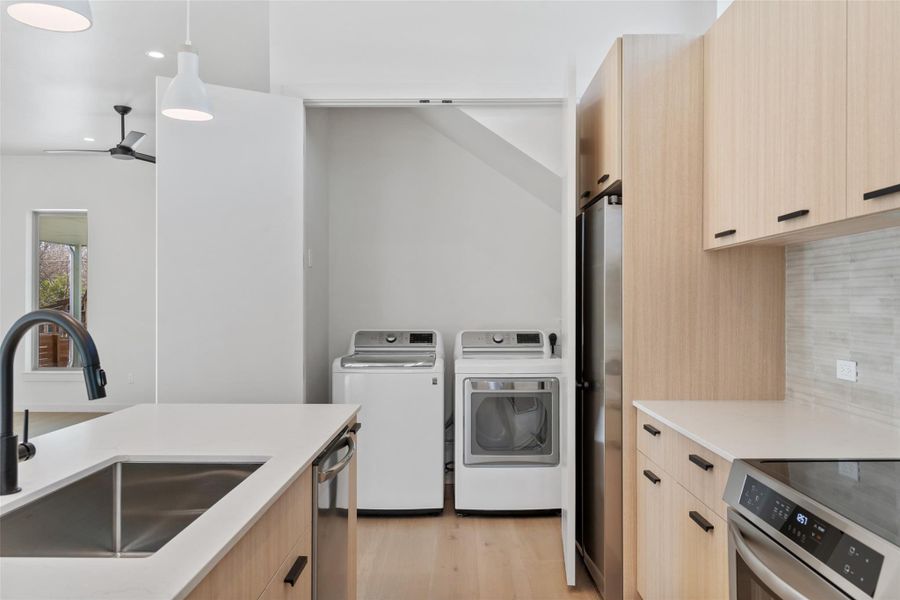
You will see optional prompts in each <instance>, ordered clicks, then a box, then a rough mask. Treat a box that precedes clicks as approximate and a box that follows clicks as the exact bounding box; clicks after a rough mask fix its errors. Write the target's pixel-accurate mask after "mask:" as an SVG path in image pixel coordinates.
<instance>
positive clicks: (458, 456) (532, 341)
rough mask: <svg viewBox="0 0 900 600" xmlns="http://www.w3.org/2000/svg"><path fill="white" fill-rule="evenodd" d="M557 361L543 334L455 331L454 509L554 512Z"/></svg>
mask: <svg viewBox="0 0 900 600" xmlns="http://www.w3.org/2000/svg"><path fill="white" fill-rule="evenodd" d="M561 364H562V361H561V360H560V359H558V358H555V357H553V353H552V352H551V348H550V344H549V341H548V339H547V336H546V335H544V332H542V331H462V332H460V333H459V334H457V336H456V344H455V349H454V370H455V374H454V438H455V444H454V480H455V486H454V487H455V508H456V511H457V512H460V513H477V512H535V511H556V510H559V509H560V506H561V494H562V490H561V471H560V460H559V456H560V443H559V438H560V410H559V379H560V375H561V373H562V367H561Z"/></svg>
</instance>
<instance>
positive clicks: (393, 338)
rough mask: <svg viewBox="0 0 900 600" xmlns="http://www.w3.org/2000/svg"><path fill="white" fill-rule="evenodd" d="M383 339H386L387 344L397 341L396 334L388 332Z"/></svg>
mask: <svg viewBox="0 0 900 600" xmlns="http://www.w3.org/2000/svg"><path fill="white" fill-rule="evenodd" d="M384 341H386V342H387V343H388V344H393V343H394V342H396V341H397V336H396V335H394V334H393V333H389V334H388V335H387V336H385V338H384Z"/></svg>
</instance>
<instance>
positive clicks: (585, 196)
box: [581, 190, 591, 198]
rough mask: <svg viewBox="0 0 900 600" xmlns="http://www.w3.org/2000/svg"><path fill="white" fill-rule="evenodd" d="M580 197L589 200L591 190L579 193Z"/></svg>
mask: <svg viewBox="0 0 900 600" xmlns="http://www.w3.org/2000/svg"><path fill="white" fill-rule="evenodd" d="M581 197H582V198H590V197H591V190H587V191H584V192H581Z"/></svg>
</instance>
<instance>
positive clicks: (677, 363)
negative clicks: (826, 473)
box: [578, 35, 784, 599]
mask: <svg viewBox="0 0 900 600" xmlns="http://www.w3.org/2000/svg"><path fill="white" fill-rule="evenodd" d="M617 70H618V72H619V73H620V75H619V76H618V77H616V76H610V77H608V78H607V77H606V76H605V73H607V72H611V73H615V72H616V71H617ZM617 80H618V82H619V85H618V86H616V85H615V82H616V81H617ZM600 81H603V82H604V83H602V84H601V83H599V82H600ZM607 82H609V83H607ZM610 106H614V107H619V108H618V109H617V110H616V111H614V113H615V112H617V113H618V115H617V116H616V117H610V116H609V115H608V114H605V109H604V107H610ZM610 120H611V121H612V122H611V123H610ZM603 123H607V124H606V125H605V126H604V125H602V124H603ZM578 131H579V138H580V139H579V143H578V147H579V148H580V156H579V165H580V168H581V171H582V172H581V177H580V179H579V181H580V182H581V183H582V188H580V189H579V190H578V193H580V194H583V193H584V192H588V194H587V196H588V197H587V198H584V199H583V200H582V202H581V204H580V205H581V206H583V205H584V204H585V203H586V202H590V201H591V200H592V199H593V198H595V197H596V194H597V193H599V192H600V191H602V190H603V189H605V188H601V187H597V185H598V184H597V180H598V179H600V178H601V176H602V175H604V174H607V173H609V174H610V179H609V180H607V181H605V182H603V183H601V184H600V185H603V186H608V185H612V184H615V183H616V181H615V180H613V179H612V178H613V177H614V176H615V175H614V174H615V168H614V167H605V166H603V165H605V164H613V165H615V162H613V163H605V162H600V159H599V156H600V153H598V152H596V151H595V150H593V149H595V148H597V147H604V148H607V147H610V148H613V150H611V151H610V152H606V151H604V152H603V153H602V155H603V156H616V155H618V156H620V157H621V175H620V178H621V181H620V189H621V198H622V220H623V232H622V246H623V247H622V285H623V291H622V306H623V327H622V335H623V339H622V348H623V358H622V362H621V364H618V362H617V364H612V365H603V366H602V367H601V368H613V369H621V374H622V381H623V390H622V391H623V402H622V409H623V414H622V444H623V448H622V456H623V465H622V473H623V475H622V478H623V479H622V506H623V513H624V514H623V538H624V539H623V542H624V543H623V557H622V561H623V565H622V566H623V581H622V583H621V585H622V589H623V590H624V597H625V598H629V599H630V598H637V597H638V596H637V594H638V592H637V587H636V585H637V578H638V577H642V578H643V579H642V581H643V582H644V583H646V584H647V585H648V586H649V588H650V589H656V590H660V593H664V590H665V589H666V588H665V586H666V585H667V583H668V582H667V580H666V576H665V574H666V573H667V571H666V569H665V568H664V566H663V564H662V563H661V562H660V557H661V556H672V555H678V554H684V553H688V554H689V553H690V552H691V551H692V549H694V552H695V553H696V547H697V546H696V543H695V542H699V541H706V540H707V537H704V536H700V539H699V540H695V539H694V538H695V537H696V536H697V533H696V532H695V531H694V530H695V529H697V526H696V525H694V524H693V522H690V521H689V518H688V513H689V512H690V511H691V510H697V509H694V508H691V509H688V510H687V512H685V509H686V502H687V501H688V500H689V499H690V498H689V497H688V496H685V495H681V494H679V493H676V492H678V490H677V489H676V488H674V487H669V481H666V482H665V483H664V486H663V487H664V488H665V489H664V490H663V491H665V490H666V489H669V490H671V491H672V492H673V493H672V494H667V493H662V494H660V493H657V492H658V491H659V490H653V489H651V490H647V489H646V488H644V490H643V491H646V492H648V495H641V496H638V485H640V484H643V483H649V482H648V481H646V480H645V478H644V476H643V475H642V473H643V469H640V470H639V469H638V459H639V455H638V452H637V431H636V428H637V413H636V409H635V408H634V406H633V404H632V402H633V401H634V400H673V399H685V398H692V399H704V400H718V399H725V398H727V399H729V400H744V399H747V400H749V399H773V400H775V399H781V398H782V397H783V391H784V360H783V357H784V253H783V250H782V249H781V248H761V247H760V248H756V247H753V248H736V249H733V250H729V251H728V252H704V250H703V247H702V239H703V222H702V218H701V215H702V209H703V39H702V38H699V37H694V36H679V35H626V36H623V37H622V38H621V39H619V40H617V41H616V43H615V44H614V46H613V48H612V49H611V50H610V52H609V54H608V55H607V56H606V60H605V61H603V65H602V66H601V67H600V71H599V72H598V74H597V76H596V77H595V78H594V82H593V83H592V84H591V86H590V87H589V88H588V91H587V92H586V93H585V95H584V96H583V97H582V102H581V103H580V104H579V109H578ZM591 153H592V154H591ZM592 161H593V162H592ZM597 173H599V176H596V177H595V174H597ZM747 364H753V365H755V370H751V369H747V368H746V365H747ZM595 368H597V367H595ZM750 371H753V372H750ZM644 468H647V467H644ZM651 470H652V469H651ZM638 478H640V479H638ZM672 483H675V482H674V481H672ZM676 485H677V484H676ZM643 491H642V493H643ZM650 494H652V495H650ZM585 510H590V507H585ZM638 510H641V511H642V512H644V513H645V514H644V515H641V514H640V513H638ZM672 511H674V512H679V511H680V512H685V514H684V515H681V516H682V517H683V518H681V519H677V520H676V519H666V522H668V523H671V524H675V523H677V524H678V527H680V528H682V529H683V528H685V527H693V529H686V530H684V531H682V529H679V531H672V532H670V533H671V535H666V536H665V537H664V538H662V537H659V536H660V535H662V534H661V532H660V531H655V532H650V531H648V525H650V524H652V522H653V521H645V520H644V519H645V518H649V519H652V518H656V517H648V514H649V513H653V514H654V515H657V516H658V515H663V516H664V515H665V514H668V513H670V512H672ZM672 514H674V513H672ZM679 514H680V513H679ZM685 523H686V524H685ZM682 533H685V535H682ZM701 533H702V532H701ZM717 533H719V532H717ZM641 535H646V536H652V537H653V540H654V542H653V543H654V544H657V545H658V544H660V543H661V542H663V541H665V542H666V543H667V544H669V545H666V546H665V547H663V549H662V550H660V549H659V548H654V547H651V545H648V544H643V545H641V544H640V539H639V536H641ZM682 544H686V546H685V547H682ZM688 545H689V546H690V547H687V546H688ZM657 552H662V553H663V554H662V555H660V554H656V553H657ZM654 557H656V558H654ZM639 561H643V562H644V563H645V564H644V567H645V568H644V569H643V570H641V569H639V568H638V563H639ZM648 561H650V562H653V563H654V564H651V565H649V567H648V566H647V565H646V562H648ZM691 581H692V582H696V581H698V580H697V579H696V578H694V579H692V580H691ZM717 581H718V580H717ZM668 589H669V591H671V589H673V588H671V587H670V588H668Z"/></svg>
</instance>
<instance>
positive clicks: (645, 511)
mask: <svg viewBox="0 0 900 600" xmlns="http://www.w3.org/2000/svg"><path fill="white" fill-rule="evenodd" d="M637 469H638V472H637V479H638V489H637V591H638V593H639V594H640V595H641V598H643V600H673V599H676V598H677V599H678V600H728V538H727V528H726V524H725V520H724V519H723V518H722V517H720V516H719V515H718V514H716V511H714V510H713V509H711V508H710V507H708V506H707V505H706V504H704V503H703V502H701V501H700V500H699V499H698V498H697V497H696V496H694V495H693V494H691V493H690V492H689V491H688V490H687V489H685V487H684V486H683V485H682V484H681V483H679V482H678V481H677V480H676V478H675V477H674V476H673V475H671V474H670V473H669V472H668V471H666V470H665V469H663V468H662V467H661V466H659V465H658V464H657V463H655V462H653V461H652V460H650V459H649V458H647V457H646V456H645V455H644V454H643V453H641V452H638V456H637Z"/></svg>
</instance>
